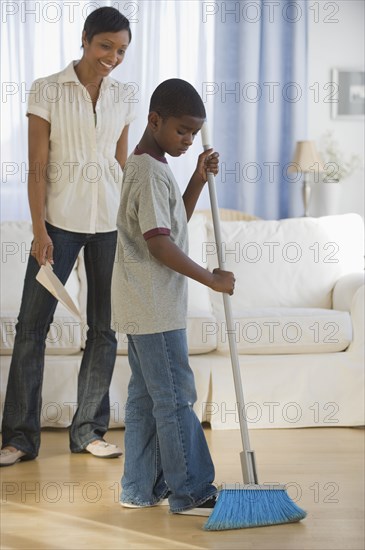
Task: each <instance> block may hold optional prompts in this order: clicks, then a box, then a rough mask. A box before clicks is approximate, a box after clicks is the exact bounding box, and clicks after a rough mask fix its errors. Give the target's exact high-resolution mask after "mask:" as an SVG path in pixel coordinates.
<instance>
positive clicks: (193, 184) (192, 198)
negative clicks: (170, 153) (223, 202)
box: [183, 149, 219, 221]
mask: <svg viewBox="0 0 365 550" xmlns="http://www.w3.org/2000/svg"><path fill="white" fill-rule="evenodd" d="M218 157H219V155H218V153H213V149H208V150H207V151H204V152H203V153H201V154H200V155H199V157H198V164H197V167H196V169H195V172H194V173H193V175H192V176H191V179H190V181H189V183H188V186H187V188H186V189H185V193H184V194H183V201H184V204H185V210H186V217H187V219H188V221H189V220H190V218H191V216H192V215H193V212H194V209H195V205H196V203H197V201H198V198H199V196H200V193H201V192H202V190H203V187H204V185H205V183H206V181H207V179H208V174H207V171H209V172H212V173H213V174H214V175H215V176H216V175H217V174H218V163H219V158H218Z"/></svg>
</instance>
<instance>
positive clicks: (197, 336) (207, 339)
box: [116, 311, 217, 355]
mask: <svg viewBox="0 0 365 550" xmlns="http://www.w3.org/2000/svg"><path fill="white" fill-rule="evenodd" d="M212 324H213V325H215V324H216V319H215V317H213V315H207V314H206V312H203V311H202V312H198V311H195V312H194V313H191V314H189V317H188V323H187V331H186V332H187V339H188V346H189V354H190V355H196V354H200V353H208V352H210V351H213V350H215V349H216V348H217V332H214V331H211V333H210V334H207V331H206V327H207V326H210V325H212ZM116 336H117V341H118V346H117V353H118V355H127V354H128V339H127V336H126V335H125V334H123V333H121V332H117V334H116Z"/></svg>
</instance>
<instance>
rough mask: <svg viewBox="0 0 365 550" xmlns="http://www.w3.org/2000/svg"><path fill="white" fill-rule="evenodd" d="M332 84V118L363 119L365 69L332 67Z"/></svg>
mask: <svg viewBox="0 0 365 550" xmlns="http://www.w3.org/2000/svg"><path fill="white" fill-rule="evenodd" d="M332 85H333V95H332V102H331V108H332V109H331V115H332V118H334V119H348V120H363V119H364V118H365V71H362V70H360V69H332Z"/></svg>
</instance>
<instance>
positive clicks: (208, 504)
mask: <svg viewBox="0 0 365 550" xmlns="http://www.w3.org/2000/svg"><path fill="white" fill-rule="evenodd" d="M216 502H217V496H216V495H214V496H212V497H211V498H210V499H209V500H206V501H205V502H203V504H199V506H196V507H195V508H191V509H190V510H183V511H182V512H176V513H177V514H184V515H185V516H210V514H211V513H212V512H213V508H214V506H215V503H216Z"/></svg>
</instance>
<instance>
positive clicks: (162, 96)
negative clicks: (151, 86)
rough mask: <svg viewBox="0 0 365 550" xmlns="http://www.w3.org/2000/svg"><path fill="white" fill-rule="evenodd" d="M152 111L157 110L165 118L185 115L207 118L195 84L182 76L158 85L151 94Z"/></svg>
mask: <svg viewBox="0 0 365 550" xmlns="http://www.w3.org/2000/svg"><path fill="white" fill-rule="evenodd" d="M151 111H155V112H157V113H158V114H159V115H160V117H161V118H163V119H167V118H169V117H176V118H179V117H182V116H184V115H189V116H193V117H197V118H203V119H205V118H206V113H205V107H204V103H203V101H202V98H201V97H200V95H199V94H198V92H197V91H196V89H195V88H194V86H192V85H191V84H189V82H186V80H180V78H170V79H169V80H165V81H164V82H162V83H161V84H160V85H159V86H157V88H156V90H155V91H154V92H153V94H152V96H151V102H150V110H149V112H151Z"/></svg>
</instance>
